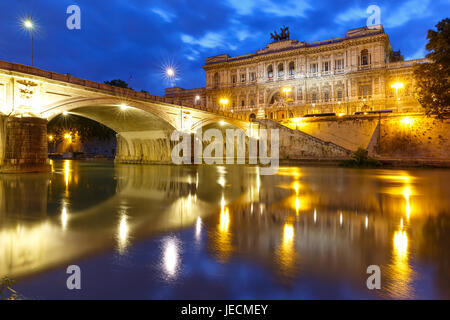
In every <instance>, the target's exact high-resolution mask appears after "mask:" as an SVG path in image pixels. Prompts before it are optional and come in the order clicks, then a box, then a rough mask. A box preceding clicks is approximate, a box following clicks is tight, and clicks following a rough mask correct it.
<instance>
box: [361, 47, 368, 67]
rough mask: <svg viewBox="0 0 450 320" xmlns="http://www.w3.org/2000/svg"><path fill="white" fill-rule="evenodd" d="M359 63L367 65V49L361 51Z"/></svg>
mask: <svg viewBox="0 0 450 320" xmlns="http://www.w3.org/2000/svg"><path fill="white" fill-rule="evenodd" d="M361 65H362V66H367V65H369V51H368V50H367V49H364V50H362V51H361Z"/></svg>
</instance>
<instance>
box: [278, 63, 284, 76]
mask: <svg viewBox="0 0 450 320" xmlns="http://www.w3.org/2000/svg"><path fill="white" fill-rule="evenodd" d="M282 77H284V64H282V63H280V64H279V65H278V78H282Z"/></svg>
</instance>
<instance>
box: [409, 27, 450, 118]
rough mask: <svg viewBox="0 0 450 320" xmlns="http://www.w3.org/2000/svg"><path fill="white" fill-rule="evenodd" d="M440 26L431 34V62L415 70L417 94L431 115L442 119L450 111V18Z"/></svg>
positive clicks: (430, 32) (431, 31)
mask: <svg viewBox="0 0 450 320" xmlns="http://www.w3.org/2000/svg"><path fill="white" fill-rule="evenodd" d="M436 28H437V31H435V30H429V31H428V35H427V39H428V44H427V46H426V49H427V50H428V51H430V53H429V54H428V55H427V58H428V59H429V60H430V62H429V63H423V64H419V65H417V66H416V68H415V70H414V76H415V80H416V88H415V93H416V97H417V99H418V100H419V102H420V104H421V105H422V107H423V108H424V109H425V113H426V114H427V115H436V116H437V117H439V118H442V117H444V116H445V115H448V114H449V113H450V19H449V18H446V19H444V20H442V21H441V22H439V23H438V24H437V25H436Z"/></svg>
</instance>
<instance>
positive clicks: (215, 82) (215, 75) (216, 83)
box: [213, 72, 220, 88]
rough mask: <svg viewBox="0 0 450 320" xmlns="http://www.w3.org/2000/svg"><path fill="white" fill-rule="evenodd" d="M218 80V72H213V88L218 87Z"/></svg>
mask: <svg viewBox="0 0 450 320" xmlns="http://www.w3.org/2000/svg"><path fill="white" fill-rule="evenodd" d="M219 82H220V78H219V74H218V73H217V72H216V73H215V74H214V80H213V83H214V88H217V87H219Z"/></svg>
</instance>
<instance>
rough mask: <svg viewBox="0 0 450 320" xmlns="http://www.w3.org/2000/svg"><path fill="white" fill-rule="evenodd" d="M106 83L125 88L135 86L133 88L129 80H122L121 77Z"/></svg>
mask: <svg viewBox="0 0 450 320" xmlns="http://www.w3.org/2000/svg"><path fill="white" fill-rule="evenodd" d="M105 84H107V85H110V86H114V87H119V88H124V89H131V90H133V88H131V87H130V86H129V85H128V83H127V82H125V81H123V80H120V79H115V80H111V81H105Z"/></svg>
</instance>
